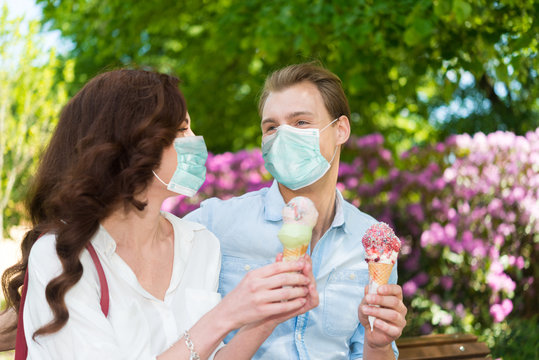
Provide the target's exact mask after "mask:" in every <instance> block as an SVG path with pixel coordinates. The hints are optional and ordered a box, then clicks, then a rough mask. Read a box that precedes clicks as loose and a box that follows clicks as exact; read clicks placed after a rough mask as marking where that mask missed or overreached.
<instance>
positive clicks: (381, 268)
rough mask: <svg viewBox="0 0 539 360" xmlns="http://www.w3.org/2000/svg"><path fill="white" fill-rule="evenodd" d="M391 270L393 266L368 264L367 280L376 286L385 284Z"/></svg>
mask: <svg viewBox="0 0 539 360" xmlns="http://www.w3.org/2000/svg"><path fill="white" fill-rule="evenodd" d="M391 270H393V264H383V263H375V262H370V263H369V278H370V279H371V280H372V281H374V282H376V283H377V284H378V285H384V284H387V282H388V281H389V276H390V275H391Z"/></svg>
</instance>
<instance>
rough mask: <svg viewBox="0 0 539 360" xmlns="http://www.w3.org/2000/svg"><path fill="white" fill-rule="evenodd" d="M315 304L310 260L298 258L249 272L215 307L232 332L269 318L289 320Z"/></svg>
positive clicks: (316, 300)
mask: <svg viewBox="0 0 539 360" xmlns="http://www.w3.org/2000/svg"><path fill="white" fill-rule="evenodd" d="M316 305H318V294H317V293H316V285H315V282H314V278H313V276H312V266H311V265H310V260H306V259H299V260H298V261H291V262H275V263H273V264H270V265H267V266H264V267H261V268H259V269H256V270H253V271H250V272H249V273H247V275H245V277H244V278H243V280H242V281H241V282H240V283H239V284H238V286H237V287H236V288H235V289H234V290H232V291H231V292H230V293H229V294H227V295H226V296H225V297H224V298H223V300H222V301H221V303H219V305H218V307H219V308H220V311H222V314H223V318H225V319H227V320H228V323H229V324H230V328H231V330H232V329H237V328H239V327H242V326H243V325H246V324H250V323H255V322H259V321H261V320H266V319H270V318H273V319H274V320H277V319H281V318H282V317H283V316H287V317H286V318H289V317H292V316H295V315H294V314H296V313H298V314H299V313H302V312H305V311H307V310H309V309H311V308H312V307H314V306H316ZM286 318H284V319H283V320H281V321H284V320H285V319H286Z"/></svg>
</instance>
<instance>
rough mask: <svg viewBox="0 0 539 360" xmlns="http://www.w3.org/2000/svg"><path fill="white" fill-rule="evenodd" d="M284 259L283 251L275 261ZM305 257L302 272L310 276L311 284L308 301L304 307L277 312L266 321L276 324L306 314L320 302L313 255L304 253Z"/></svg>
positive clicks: (307, 296) (306, 297)
mask: <svg viewBox="0 0 539 360" xmlns="http://www.w3.org/2000/svg"><path fill="white" fill-rule="evenodd" d="M282 259H283V255H282V253H279V254H278V255H277V257H276V258H275V261H276V262H279V261H282ZM303 259H304V260H305V266H304V267H303V269H302V270H301V272H302V273H303V274H304V275H305V276H307V277H308V278H309V285H308V286H307V288H308V290H309V291H308V293H307V295H306V296H305V299H306V302H305V304H304V305H303V306H302V307H300V308H299V309H297V310H292V311H290V312H288V313H283V314H277V315H275V316H272V317H270V318H268V319H265V320H266V321H269V322H272V323H274V326H276V325H278V324H280V323H282V322H284V321H286V320H288V319H291V318H293V317H296V316H298V315H300V314H304V313H306V312H307V311H309V310H311V309H314V308H315V307H317V306H318V304H319V297H318V291H316V280H315V279H314V275H313V263H312V261H311V257H310V256H309V255H304V256H303Z"/></svg>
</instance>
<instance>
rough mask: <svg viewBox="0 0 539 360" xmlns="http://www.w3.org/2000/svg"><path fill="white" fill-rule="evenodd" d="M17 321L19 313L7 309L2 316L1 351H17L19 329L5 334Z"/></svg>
mask: <svg viewBox="0 0 539 360" xmlns="http://www.w3.org/2000/svg"><path fill="white" fill-rule="evenodd" d="M16 321H17V313H16V312H15V311H14V310H13V309H7V310H6V311H5V312H3V313H1V314H0V351H8V350H13V349H15V337H16V336H17V329H14V330H12V331H9V332H7V333H6V332H4V331H5V330H6V329H8V328H9V327H10V326H11V325H13V324H15V323H16Z"/></svg>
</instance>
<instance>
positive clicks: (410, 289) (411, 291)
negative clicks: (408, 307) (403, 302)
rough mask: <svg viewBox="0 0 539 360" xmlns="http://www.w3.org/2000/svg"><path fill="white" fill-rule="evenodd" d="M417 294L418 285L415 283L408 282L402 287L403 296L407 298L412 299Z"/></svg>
mask: <svg viewBox="0 0 539 360" xmlns="http://www.w3.org/2000/svg"><path fill="white" fill-rule="evenodd" d="M416 292H417V285H416V283H415V282H413V281H407V282H405V283H404V285H402V294H403V295H404V296H406V297H411V296H413V295H415V293H416Z"/></svg>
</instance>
